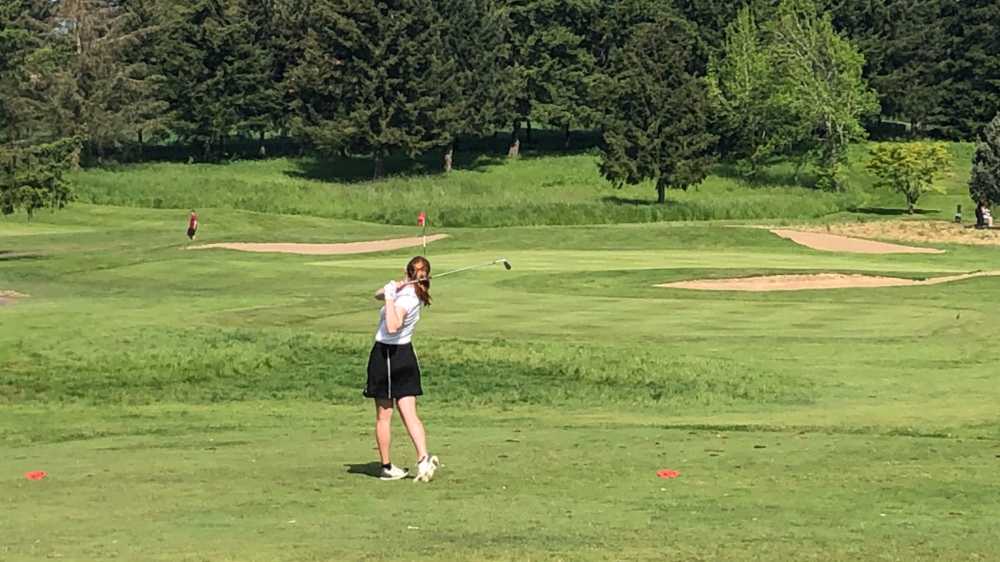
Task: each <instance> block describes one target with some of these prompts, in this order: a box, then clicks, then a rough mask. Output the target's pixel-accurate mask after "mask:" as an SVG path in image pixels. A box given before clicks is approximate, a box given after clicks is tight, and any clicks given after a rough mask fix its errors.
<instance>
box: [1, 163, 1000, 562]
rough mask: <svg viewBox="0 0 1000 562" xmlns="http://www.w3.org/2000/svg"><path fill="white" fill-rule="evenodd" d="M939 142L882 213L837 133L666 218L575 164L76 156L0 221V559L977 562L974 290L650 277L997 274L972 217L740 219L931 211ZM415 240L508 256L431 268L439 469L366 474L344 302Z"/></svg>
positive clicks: (428, 374)
mask: <svg viewBox="0 0 1000 562" xmlns="http://www.w3.org/2000/svg"><path fill="white" fill-rule="evenodd" d="M950 150H951V151H952V152H953V153H954V154H955V162H956V163H955V173H954V174H953V175H952V176H949V177H948V178H947V180H946V181H945V184H946V186H947V189H946V190H945V193H941V194H937V195H933V196H929V197H927V198H926V200H922V201H921V208H922V213H921V214H916V215H913V216H906V215H905V214H899V215H898V216H896V215H894V212H895V211H893V209H901V208H902V204H903V201H901V200H900V198H899V196H898V195H894V194H892V193H888V192H882V191H879V190H877V189H875V188H874V187H872V186H871V184H870V182H869V183H868V184H865V183H864V182H865V181H866V180H865V174H864V169H863V166H862V164H861V159H862V156H861V155H863V154H864V152H865V146H864V145H858V146H855V147H852V155H854V156H852V164H851V171H850V173H851V174H853V175H854V177H856V178H858V179H857V181H856V182H855V186H860V187H856V189H854V190H852V191H850V192H844V193H821V192H815V191H812V190H810V189H806V188H801V187H789V186H781V185H777V184H775V185H763V186H749V185H745V184H742V183H740V182H736V181H732V180H730V179H728V178H726V177H725V176H724V175H718V174H716V175H713V176H711V177H710V178H709V179H708V180H707V181H706V182H705V185H703V186H701V187H698V188H696V189H693V190H690V191H689V192H679V193H678V194H676V195H674V194H671V197H674V198H675V199H673V200H671V201H669V202H668V203H667V204H666V205H665V206H663V210H664V211H669V212H677V211H676V210H677V209H678V208H681V209H683V208H686V209H700V210H699V211H697V213H695V214H693V215H692V216H690V217H669V216H658V215H657V216H653V215H649V216H639V215H640V214H642V213H650V212H652V211H646V210H645V209H660V207H659V206H656V205H653V204H652V198H653V197H654V196H655V192H654V190H653V189H652V188H651V186H650V185H648V184H647V185H640V186H637V187H635V188H626V189H625V190H614V189H612V188H611V187H610V186H608V185H607V184H606V183H603V180H601V179H600V176H599V174H598V172H597V170H596V167H597V165H596V159H595V158H594V157H593V156H591V155H589V154H587V153H580V154H576V155H572V154H571V155H563V156H545V157H541V156H540V157H531V156H529V157H527V158H523V159H521V160H519V161H516V162H511V163H505V162H503V161H486V162H482V163H480V164H479V165H476V166H472V167H470V169H465V170H462V169H459V170H457V171H455V172H452V173H451V174H450V175H449V176H447V177H444V176H441V175H439V174H427V173H421V172H412V173H410V174H404V173H401V174H399V175H396V176H392V177H390V179H389V180H388V183H379V184H371V183H368V182H354V181H341V180H337V179H335V178H316V177H303V176H302V175H301V174H298V173H295V170H300V169H301V168H302V167H303V166H308V165H309V163H308V162H306V163H303V161H301V160H295V159H288V160H276V161H265V162H263V163H254V162H246V163H234V164H223V165H197V166H188V165H185V164H150V165H140V166H131V167H122V168H119V169H114V170H84V171H81V172H78V173H77V174H76V175H75V176H74V177H73V182H74V184H75V185H76V190H77V192H78V194H79V199H78V201H77V202H75V203H72V204H71V205H70V206H69V207H67V208H66V209H64V210H61V211H58V212H49V211H41V212H38V213H36V214H35V216H34V218H33V219H31V220H30V221H29V220H26V218H25V217H24V215H14V216H11V217H7V218H4V219H3V220H0V291H2V292H0V295H3V298H0V303H2V304H0V450H2V452H3V454H2V455H0V560H4V561H10V562H15V561H22V560H24V561H28V560H51V559H58V560H67V561H69V560H171V561H176V560H190V561H212V562H221V561H236V560H239V561H286V560H287V561H293V560H295V561H298V560H428V561H429V560H692V561H694V560H737V561H742V560H835V561H848V560H851V561H853V560H900V561H932V560H933V561H941V560H998V559H1000V534H998V533H1000V532H998V527H997V521H1000V478H998V474H1000V408H998V404H1000V385H998V384H997V375H998V373H1000V367H998V363H997V357H996V353H995V349H996V345H995V344H996V334H997V329H998V326H1000V324H998V322H1000V307H998V305H997V302H998V298H1000V278H998V277H992V276H989V275H983V276H977V277H971V278H966V279H961V280H956V281H951V282H942V283H939V284H933V285H932V284H922V283H917V284H915V285H913V286H898V287H867V288H838V289H814V290H809V289H805V290H782V291H730V290H721V291H712V290H696V289H684V288H676V287H660V286H658V285H663V284H668V283H673V282H681V281H691V280H703V279H729V278H745V277H754V276H774V275H779V274H782V275H796V276H805V275H811V274H840V276H841V277H848V278H852V277H853V276H857V275H865V276H880V277H890V278H895V279H903V280H911V281H921V280H927V279H934V278H938V277H945V276H952V275H959V274H966V273H973V272H991V271H997V270H1000V252H998V249H997V248H996V246H995V245H991V244H990V243H989V240H988V239H987V240H986V243H983V244H978V245H977V244H973V243H955V242H954V241H948V240H946V239H945V238H942V241H940V242H933V241H928V242H925V243H921V242H915V241H905V240H904V241H899V240H896V241H895V242H896V243H898V244H901V245H906V246H908V247H913V248H923V249H933V250H943V252H936V253H889V254H885V253H854V252H851V251H824V250H816V249H813V248H810V247H807V246H803V245H801V244H798V243H796V242H794V241H793V240H789V239H786V238H783V237H781V236H778V235H776V234H774V233H772V232H770V231H769V230H768V228H759V227H777V226H781V227H783V228H799V229H804V230H811V231H813V232H818V233H823V232H835V231H836V229H837V228H841V227H843V226H844V225H847V226H850V225H852V224H853V225H864V226H867V227H872V226H878V225H899V224H903V225H906V224H910V223H913V224H916V223H920V224H921V225H930V226H928V227H927V228H929V229H930V230H931V231H937V230H940V231H942V232H944V231H948V230H949V229H951V231H955V229H957V230H958V231H963V229H961V227H955V226H954V225H949V224H948V222H946V221H949V220H950V219H951V215H952V214H953V211H954V208H955V205H956V204H959V203H962V204H964V203H966V202H967V201H968V192H967V188H966V187H965V185H966V183H967V181H968V166H967V164H966V162H967V161H968V157H969V154H970V153H971V148H970V147H969V145H959V144H956V145H952V146H951V148H950ZM778 172H780V170H779V171H778ZM778 172H776V175H779V176H780V173H778ZM547 182H548V183H547ZM502 186H507V187H508V189H502ZM532 194H534V197H532ZM719 194H725V195H722V196H720V195H719ZM810 194H812V195H814V196H811V195H810ZM227 197H228V198H227ZM390 197H396V198H398V199H399V200H400V201H404V202H405V203H404V204H397V205H395V206H392V209H393V213H395V214H393V215H391V216H389V215H386V216H378V215H377V213H376V211H377V209H378V208H379V207H380V206H381V204H380V203H379V200H380V199H379V198H383V199H386V198H390ZM518 198H522V199H523V200H524V201H527V200H529V199H531V200H533V201H535V202H536V205H535V206H534V207H530V205H529V210H531V211H532V213H533V214H531V215H520V214H518V212H517V206H518ZM200 200H205V201H207V203H199V201H200ZM709 200H711V201H714V202H716V203H714V204H715V205H716V206H715V207H712V206H709V205H708V204H707V203H704V204H703V203H702V202H703V201H709ZM622 201H631V203H622ZM720 201H721V202H720ZM312 202H315V204H313V203H312ZM800 203H801V204H800ZM560 206H561V207H560ZM192 207H195V208H196V209H197V211H198V214H199V217H200V223H201V226H200V229H199V233H198V237H197V240H195V241H193V242H192V241H189V240H188V239H187V238H186V237H185V236H184V227H185V226H186V224H187V223H186V221H187V214H188V212H189V209H190V208H192ZM310 209H316V211H315V212H310ZM560 209H562V210H564V211H567V212H565V213H564V214H560V212H559V211H560ZM670 209H673V210H672V211H671V210H670ZM733 209H740V210H742V211H741V214H740V215H731V214H727V213H730V211H731V210H733ZM421 211H425V212H426V213H427V216H428V218H429V221H430V224H429V228H428V229H427V233H428V234H432V235H438V234H445V235H447V237H442V238H440V239H435V240H434V241H432V242H430V243H428V244H427V247H426V251H425V250H423V249H422V248H421V247H419V246H417V247H414V248H404V249H396V250H390V251H375V252H367V253H352V254H343V255H336V254H331V255H299V254H294V253H252V252H243V251H234V250H227V249H219V248H203V249H197V250H196V249H194V247H196V246H200V245H208V244H215V243H235V242H246V243H295V244H342V243H350V242H364V241H381V240H393V239H398V238H412V237H420V236H421V234H422V230H421V229H420V228H418V227H417V226H416V218H417V215H418V213H419V212H421ZM656 212H659V211H656ZM616 213H619V214H621V215H622V216H621V217H620V218H621V219H622V220H618V219H616V217H618V215H616ZM698 213H701V214H698ZM900 213H902V211H900ZM625 215H628V216H625ZM702 215H704V216H702ZM561 216H566V217H569V218H568V219H566V220H565V221H563V222H564V223H568V224H560V217H561ZM591 216H602V217H606V218H605V220H601V221H596V220H595V221H593V222H594V224H586V223H587V221H586V219H587V217H591ZM608 217H610V218H608ZM685 218H686V219H688V220H681V219H685ZM625 219H628V220H625ZM695 219H697V220H695ZM520 223H534V224H520ZM596 223H603V224H596ZM969 232H972V231H969ZM979 234H981V236H982V237H988V236H990V235H991V234H992V233H990V232H981V233H979ZM886 238H890V241H892V240H891V237H886ZM418 253H425V255H427V256H428V258H429V260H430V262H431V264H432V267H433V271H434V272H435V273H437V272H444V271H447V270H452V269H457V268H461V267H465V266H469V265H474V264H480V263H486V262H490V261H492V260H495V259H498V258H506V259H508V260H510V262H511V264H512V265H513V268H512V269H511V270H510V271H506V270H505V269H504V268H503V267H485V268H481V269H477V270H473V271H468V272H465V273H459V274H456V275H453V276H449V277H445V278H443V279H441V280H439V281H435V282H434V283H433V286H432V290H431V292H432V294H433V297H434V300H433V305H432V306H430V307H429V308H425V309H424V312H423V321H422V322H421V323H420V325H419V327H418V329H417V336H416V337H415V339H414V347H415V349H416V352H417V354H418V355H419V357H420V361H421V367H422V370H423V378H424V383H423V384H424V391H425V395H424V396H423V397H421V399H420V412H421V417H422V418H423V420H424V423H425V424H426V426H427V430H428V438H429V442H430V448H431V450H432V451H433V452H434V454H436V455H438V456H439V457H440V459H441V463H442V466H441V468H440V469H439V471H438V474H437V476H436V477H435V479H434V480H433V482H430V483H427V484H423V483H413V482H412V481H411V480H409V479H407V480H403V481H398V482H384V481H381V480H379V479H378V478H376V477H373V476H374V475H376V474H377V470H378V468H379V464H378V455H377V452H376V451H375V449H374V440H373V438H372V421H373V417H374V416H373V414H374V413H373V411H372V405H371V403H370V402H371V401H370V400H366V399H364V398H363V397H362V396H361V390H362V388H363V385H364V376H365V375H364V373H365V361H366V360H367V354H368V350H369V349H370V347H371V344H372V337H373V333H374V330H375V327H376V325H377V320H378V308H379V306H380V305H379V303H377V302H376V301H374V300H373V299H372V295H373V294H374V292H375V290H376V289H378V288H380V287H381V286H382V285H383V284H384V283H385V282H386V281H388V280H390V279H399V278H400V276H401V271H402V268H403V266H404V265H405V264H406V261H407V260H408V259H409V258H410V257H412V256H413V255H416V254H418ZM394 423H395V426H394V427H395V431H394V441H393V445H392V446H393V453H394V459H396V460H395V462H397V463H398V464H400V465H406V466H412V463H413V461H414V460H415V459H413V458H412V455H413V451H412V448H411V445H410V443H409V440H408V439H407V438H406V434H405V432H403V431H402V426H401V424H400V423H399V421H398V419H397V420H396V421H395V422H394ZM663 470H670V471H675V472H674V473H666V474H662V475H663V476H672V477H667V478H663V477H660V476H658V474H660V471H663ZM31 471H44V472H45V473H46V474H45V476H44V478H42V479H38V480H31V479H27V478H25V474H26V473H29V472H31Z"/></svg>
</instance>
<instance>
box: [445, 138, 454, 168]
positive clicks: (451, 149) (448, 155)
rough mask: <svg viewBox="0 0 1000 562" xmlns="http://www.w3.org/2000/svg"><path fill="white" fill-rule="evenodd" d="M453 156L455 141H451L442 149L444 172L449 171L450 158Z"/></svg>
mask: <svg viewBox="0 0 1000 562" xmlns="http://www.w3.org/2000/svg"><path fill="white" fill-rule="evenodd" d="M454 156H455V143H454V142H452V143H451V144H449V145H448V148H446V149H445V151H444V173H446V174H447V173H448V172H450V171H451V163H452V158H453V157H454Z"/></svg>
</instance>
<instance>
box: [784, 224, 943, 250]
mask: <svg viewBox="0 0 1000 562" xmlns="http://www.w3.org/2000/svg"><path fill="white" fill-rule="evenodd" d="M771 232H773V233H774V234H777V235H778V236H780V237H782V238H785V239H788V240H791V241H792V242H795V243H796V244H801V245H803V246H807V247H809V248H812V249H814V250H821V251H824V252H848V253H853V254H943V253H944V250H938V249H936V248H917V247H915V246H901V245H899V244H890V243H888V242H876V241H874V240H864V239H862V238H852V237H848V236H842V235H838V234H830V233H826V232H816V231H815V230H813V231H806V230H786V229H782V228H775V229H771Z"/></svg>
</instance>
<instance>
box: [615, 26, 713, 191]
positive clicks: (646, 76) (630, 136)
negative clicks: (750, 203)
mask: <svg viewBox="0 0 1000 562" xmlns="http://www.w3.org/2000/svg"><path fill="white" fill-rule="evenodd" d="M702 60H703V54H702V53H701V52H700V51H699V46H698V38H697V36H696V34H695V32H694V30H693V28H692V27H691V26H690V24H688V23H687V22H685V21H684V20H682V19H680V18H678V17H674V16H669V15H664V16H661V17H659V18H658V19H657V21H655V22H653V23H642V24H638V25H635V26H633V27H632V28H631V30H630V32H629V34H628V38H627V40H626V41H625V43H624V45H623V46H622V47H620V48H616V49H614V51H613V52H611V54H610V57H609V63H610V64H609V71H608V75H609V77H610V80H609V81H608V87H609V90H608V91H607V92H606V94H605V99H607V100H609V103H608V104H607V107H608V110H609V111H608V115H607V118H606V121H605V123H604V131H605V132H604V139H605V143H606V145H607V147H606V148H605V150H604V152H603V154H602V157H601V164H600V168H601V173H602V174H603V175H604V176H605V177H606V178H608V179H609V180H610V181H611V182H613V183H614V184H616V185H618V186H621V185H623V184H638V183H641V182H643V181H646V180H650V179H652V180H655V182H656V190H657V200H658V201H659V202H660V203H664V202H665V201H666V189H667V188H681V189H686V188H688V187H689V186H692V185H695V184H698V183H700V182H701V181H702V180H704V179H705V177H706V176H707V175H708V172H709V168H710V166H711V162H712V149H713V147H714V144H715V140H716V139H715V138H714V136H713V135H712V134H710V133H709V132H708V111H709V101H708V88H707V85H706V82H705V79H704V77H703V76H701V75H700V74H699V73H700V70H701V65H702V63H701V61H702Z"/></svg>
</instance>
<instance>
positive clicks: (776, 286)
mask: <svg viewBox="0 0 1000 562" xmlns="http://www.w3.org/2000/svg"><path fill="white" fill-rule="evenodd" d="M995 276H1000V271H977V272H975V273H964V274H961V275H947V276H944V277H933V278H931V279H923V280H916V279H902V278H899V277H880V276H876V275H847V274H843V273H817V274H810V275H764V276H758V277H737V278H731V279H697V280H693V281H678V282H675V283H664V284H662V285H657V287H666V288H669V289H695V290H699V291H755V292H756V291H805V290H811V289H812V290H815V289H858V288H877V287H914V286H923V285H940V284H941V283H950V282H952V281H961V280H963V279H972V278H973V277H995Z"/></svg>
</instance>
